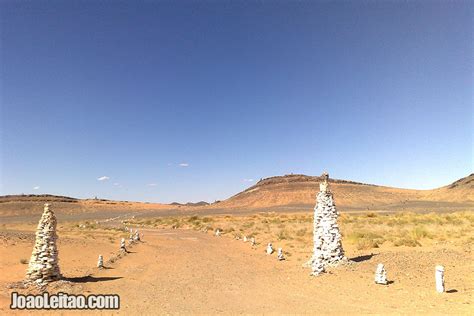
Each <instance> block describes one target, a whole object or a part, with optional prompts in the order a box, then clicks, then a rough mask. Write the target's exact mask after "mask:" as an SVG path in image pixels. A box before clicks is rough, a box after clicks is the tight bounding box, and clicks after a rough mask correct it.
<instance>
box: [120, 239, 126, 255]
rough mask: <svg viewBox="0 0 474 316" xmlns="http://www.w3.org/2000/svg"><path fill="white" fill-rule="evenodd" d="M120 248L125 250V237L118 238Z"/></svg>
mask: <svg viewBox="0 0 474 316" xmlns="http://www.w3.org/2000/svg"><path fill="white" fill-rule="evenodd" d="M120 250H122V251H125V252H127V248H125V238H122V239H120Z"/></svg>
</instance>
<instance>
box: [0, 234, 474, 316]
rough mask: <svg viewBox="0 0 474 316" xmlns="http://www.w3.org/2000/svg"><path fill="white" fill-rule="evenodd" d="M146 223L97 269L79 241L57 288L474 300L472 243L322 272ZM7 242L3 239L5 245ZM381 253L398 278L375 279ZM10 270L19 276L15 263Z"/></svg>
mask: <svg viewBox="0 0 474 316" xmlns="http://www.w3.org/2000/svg"><path fill="white" fill-rule="evenodd" d="M143 233H144V234H145V237H144V242H143V243H140V244H138V245H135V246H134V247H133V248H132V249H131V253H130V254H128V255H126V256H125V257H124V258H121V259H120V260H119V261H117V262H115V263H113V264H112V265H111V266H110V269H105V270H100V271H99V270H97V269H94V268H92V269H90V268H91V266H90V265H89V268H87V269H86V267H84V263H86V262H87V264H89V263H90V264H91V265H92V262H93V260H94V257H95V256H96V255H95V253H87V254H85V253H83V251H84V250H83V249H85V248H86V247H89V248H90V246H87V245H86V244H82V246H81V244H77V245H75V246H73V248H74V251H75V255H70V254H69V256H68V262H64V261H62V264H61V265H62V272H63V274H64V275H65V276H66V277H69V278H76V279H72V280H75V281H74V282H73V283H75V284H74V285H73V286H72V287H68V288H66V289H60V288H59V289H55V291H58V290H66V292H68V293H74V292H76V293H84V294H91V293H117V294H119V295H120V296H121V309H120V312H121V313H123V314H144V313H145V314H150V313H159V314H162V313H165V314H177V313H184V314H187V313H325V314H326V313H338V314H342V313H344V314H347V313H351V312H352V313H379V314H388V313H409V314H413V313H418V314H419V313H449V314H467V313H468V312H469V311H472V304H473V303H474V302H473V300H472V294H473V282H472V281H473V278H472V275H473V274H472V265H471V263H470V262H469V258H471V259H472V257H471V254H470V253H469V252H465V253H459V252H457V251H454V250H453V251H451V250H446V249H444V250H442V251H435V250H433V249H431V250H413V249H406V251H402V252H400V249H398V250H397V251H398V252H397V253H392V252H390V251H383V252H382V251H380V252H381V253H380V254H376V255H374V256H371V255H370V253H369V254H365V255H363V254H360V253H357V252H354V251H348V253H347V254H348V256H349V257H356V258H355V260H356V261H358V262H357V263H355V264H354V265H352V266H347V267H340V268H338V269H337V270H334V272H333V273H330V274H325V275H323V276H320V277H316V278H314V277H310V276H309V271H308V270H307V269H303V268H302V267H301V263H302V262H303V261H304V258H296V257H290V258H288V260H287V261H283V262H279V261H277V260H276V257H275V256H274V255H273V256H268V255H266V254H265V253H264V245H263V244H260V245H258V247H257V248H256V249H252V247H251V246H250V244H248V243H243V242H242V241H237V240H233V239H230V238H226V237H214V236H212V235H210V234H205V233H202V232H196V231H191V230H179V229H178V230H144V231H143ZM68 244H69V243H68ZM22 245H24V247H22V248H25V249H24V250H23V252H25V253H27V252H28V251H30V250H31V249H30V243H29V242H25V243H23V244H22ZM18 246H20V245H18ZM66 247H70V246H67V245H66V244H64V245H61V247H60V253H63V254H64V253H65V252H69V253H71V250H70V249H69V248H67V249H66ZM96 247H97V246H96ZM109 247H110V246H109ZM99 248H100V247H99ZM93 249H95V248H93ZM89 250H90V249H89ZM109 250H110V249H109ZM5 251H6V249H5V248H2V249H1V252H0V255H2V256H3V255H5ZM100 251H104V250H102V249H101V250H100ZM79 252H80V253H79ZM20 253H21V251H20ZM105 253H106V252H105ZM358 255H359V256H358ZM106 259H107V256H106ZM13 262H14V261H13ZM16 262H18V261H16ZM379 262H384V263H385V264H386V267H387V270H388V274H389V279H390V280H393V281H394V283H393V284H391V285H389V286H377V285H375V284H374V283H373V273H374V269H375V266H376V264H377V263H379ZM439 262H442V263H443V264H444V265H445V266H446V269H447V274H446V278H447V289H448V290H449V291H450V292H451V293H445V294H441V295H440V294H437V293H436V292H435V291H434V280H433V279H434V278H433V273H434V270H433V269H434V266H435V264H436V263H439ZM18 265H19V264H17V265H15V269H16V270H15V271H20V270H21V272H22V273H23V269H24V267H25V266H21V265H19V266H20V267H18ZM401 268H403V269H401ZM86 270H89V271H93V275H92V277H88V278H84V276H85V273H86ZM418 273H419V275H418ZM461 273H464V275H465V276H468V277H467V279H466V278H463V276H462V275H461ZM4 278H7V279H8V278H12V280H10V281H18V280H16V279H15V278H18V275H16V276H15V273H13V274H12V275H11V276H5V277H4ZM5 294H6V293H5ZM6 302H7V295H5V296H3V299H2V308H6V306H5V303H6ZM4 311H5V310H4Z"/></svg>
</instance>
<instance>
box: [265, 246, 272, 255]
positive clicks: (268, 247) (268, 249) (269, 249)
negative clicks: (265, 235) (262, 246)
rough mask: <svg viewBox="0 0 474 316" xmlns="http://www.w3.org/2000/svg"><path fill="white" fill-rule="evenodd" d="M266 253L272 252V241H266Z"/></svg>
mask: <svg viewBox="0 0 474 316" xmlns="http://www.w3.org/2000/svg"><path fill="white" fill-rule="evenodd" d="M266 253H267V255H271V254H272V253H273V246H272V243H268V245H267V250H266Z"/></svg>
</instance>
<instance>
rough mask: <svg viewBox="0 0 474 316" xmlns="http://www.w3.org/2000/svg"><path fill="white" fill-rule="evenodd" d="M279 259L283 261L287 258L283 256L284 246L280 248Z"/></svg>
mask: <svg viewBox="0 0 474 316" xmlns="http://www.w3.org/2000/svg"><path fill="white" fill-rule="evenodd" d="M277 258H278V260H280V261H282V260H285V256H283V249H282V248H278V257H277Z"/></svg>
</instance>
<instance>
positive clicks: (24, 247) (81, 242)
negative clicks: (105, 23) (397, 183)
mask: <svg viewBox="0 0 474 316" xmlns="http://www.w3.org/2000/svg"><path fill="white" fill-rule="evenodd" d="M318 182H319V178H318V177H307V176H303V175H288V176H282V177H273V178H268V179H262V180H261V181H259V182H258V183H257V184H256V185H254V186H252V187H250V188H249V189H247V190H245V191H243V192H241V193H239V194H236V195H235V196H233V197H230V198H229V199H227V200H224V201H216V202H214V203H212V204H208V203H196V204H178V203H174V204H167V205H166V204H153V203H136V202H127V201H107V200H96V199H90V200H79V199H73V198H68V197H58V196H47V195H42V196H25V195H23V196H3V197H1V198H0V237H1V239H0V240H1V243H0V258H1V261H0V268H1V271H2V273H0V287H1V289H2V291H1V295H0V311H1V313H4V314H6V313H11V312H12V311H10V309H9V305H10V295H11V293H12V292H13V291H17V292H20V293H39V292H41V290H40V289H38V288H34V287H25V286H23V285H22V283H21V281H22V280H24V279H25V273H26V269H27V267H28V260H29V258H30V255H31V251H32V248H33V244H34V239H35V236H34V233H35V229H36V225H37V223H38V220H39V218H40V216H41V213H42V209H43V204H44V203H50V204H51V209H52V210H53V211H54V212H55V214H56V216H57V218H58V228H57V232H58V235H59V239H58V249H59V265H60V268H61V273H62V276H63V279H62V280H60V281H56V282H52V283H50V284H49V285H48V286H47V287H46V289H45V290H47V291H48V292H50V293H58V292H66V293H70V294H85V295H88V294H101V293H103V294H119V295H120V297H121V306H120V309H119V310H115V311H84V312H81V311H64V310H63V311H47V310H43V311H37V312H35V313H39V314H51V313H61V314H70V313H74V314H77V313H98V314H218V313H221V314H255V313H257V314H295V313H298V314H300V313H309V314H455V315H459V314H472V313H473V312H474V306H473V304H474V299H473V297H474V277H473V276H474V274H473V268H474V265H473V263H472V262H473V259H474V258H473V255H472V250H473V249H472V248H473V242H474V230H473V228H474V212H473V211H474V175H470V176H467V177H466V178H463V179H460V180H459V181H456V182H454V183H452V184H450V185H447V186H445V187H442V188H439V189H435V190H404V189H397V188H388V187H381V186H375V185H368V184H361V183H357V182H351V181H342V180H332V181H331V188H332V191H333V192H334V198H335V201H336V205H337V208H338V211H339V213H340V216H339V219H338V223H339V226H340V230H341V233H342V243H343V247H344V250H345V255H346V257H347V258H349V259H350V262H349V264H347V265H341V266H339V267H334V268H331V269H329V270H328V271H327V272H326V273H324V274H322V275H320V276H310V272H311V271H310V269H308V268H304V267H303V266H302V265H303V264H304V263H305V262H306V261H307V260H308V259H309V258H310V257H311V254H312V247H313V244H312V238H313V236H312V232H313V230H312V225H313V208H314V205H315V195H316V192H317V190H318ZM130 228H132V229H133V230H135V229H137V230H138V231H139V232H140V233H141V234H142V238H141V241H140V242H137V243H134V244H133V245H131V246H130V247H129V248H128V253H126V254H123V253H122V254H121V253H120V249H119V246H120V239H121V238H125V239H128V236H129V229H130ZM216 230H219V231H220V232H221V236H219V237H216V236H215V231H216ZM244 237H247V239H250V238H251V237H254V238H255V241H256V244H255V245H251V243H250V242H249V241H247V242H244ZM268 243H272V244H273V245H274V247H275V248H280V247H281V248H282V249H283V253H284V256H285V260H283V261H279V260H277V258H276V254H272V255H267V254H266V253H265V248H266V246H267V244H268ZM99 254H101V255H103V256H104V261H105V268H104V269H98V268H97V267H96V263H97V258H98V256H99ZM378 263H383V264H384V265H385V267H386V269H387V278H388V280H389V284H388V285H376V284H375V283H374V272H375V269H376V266H377V264H378ZM439 264H440V265H443V266H444V267H445V270H446V272H445V280H446V292H445V293H437V292H436V290H435V278H434V273H435V266H436V265H439ZM15 313H18V314H22V313H31V312H28V311H15Z"/></svg>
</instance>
